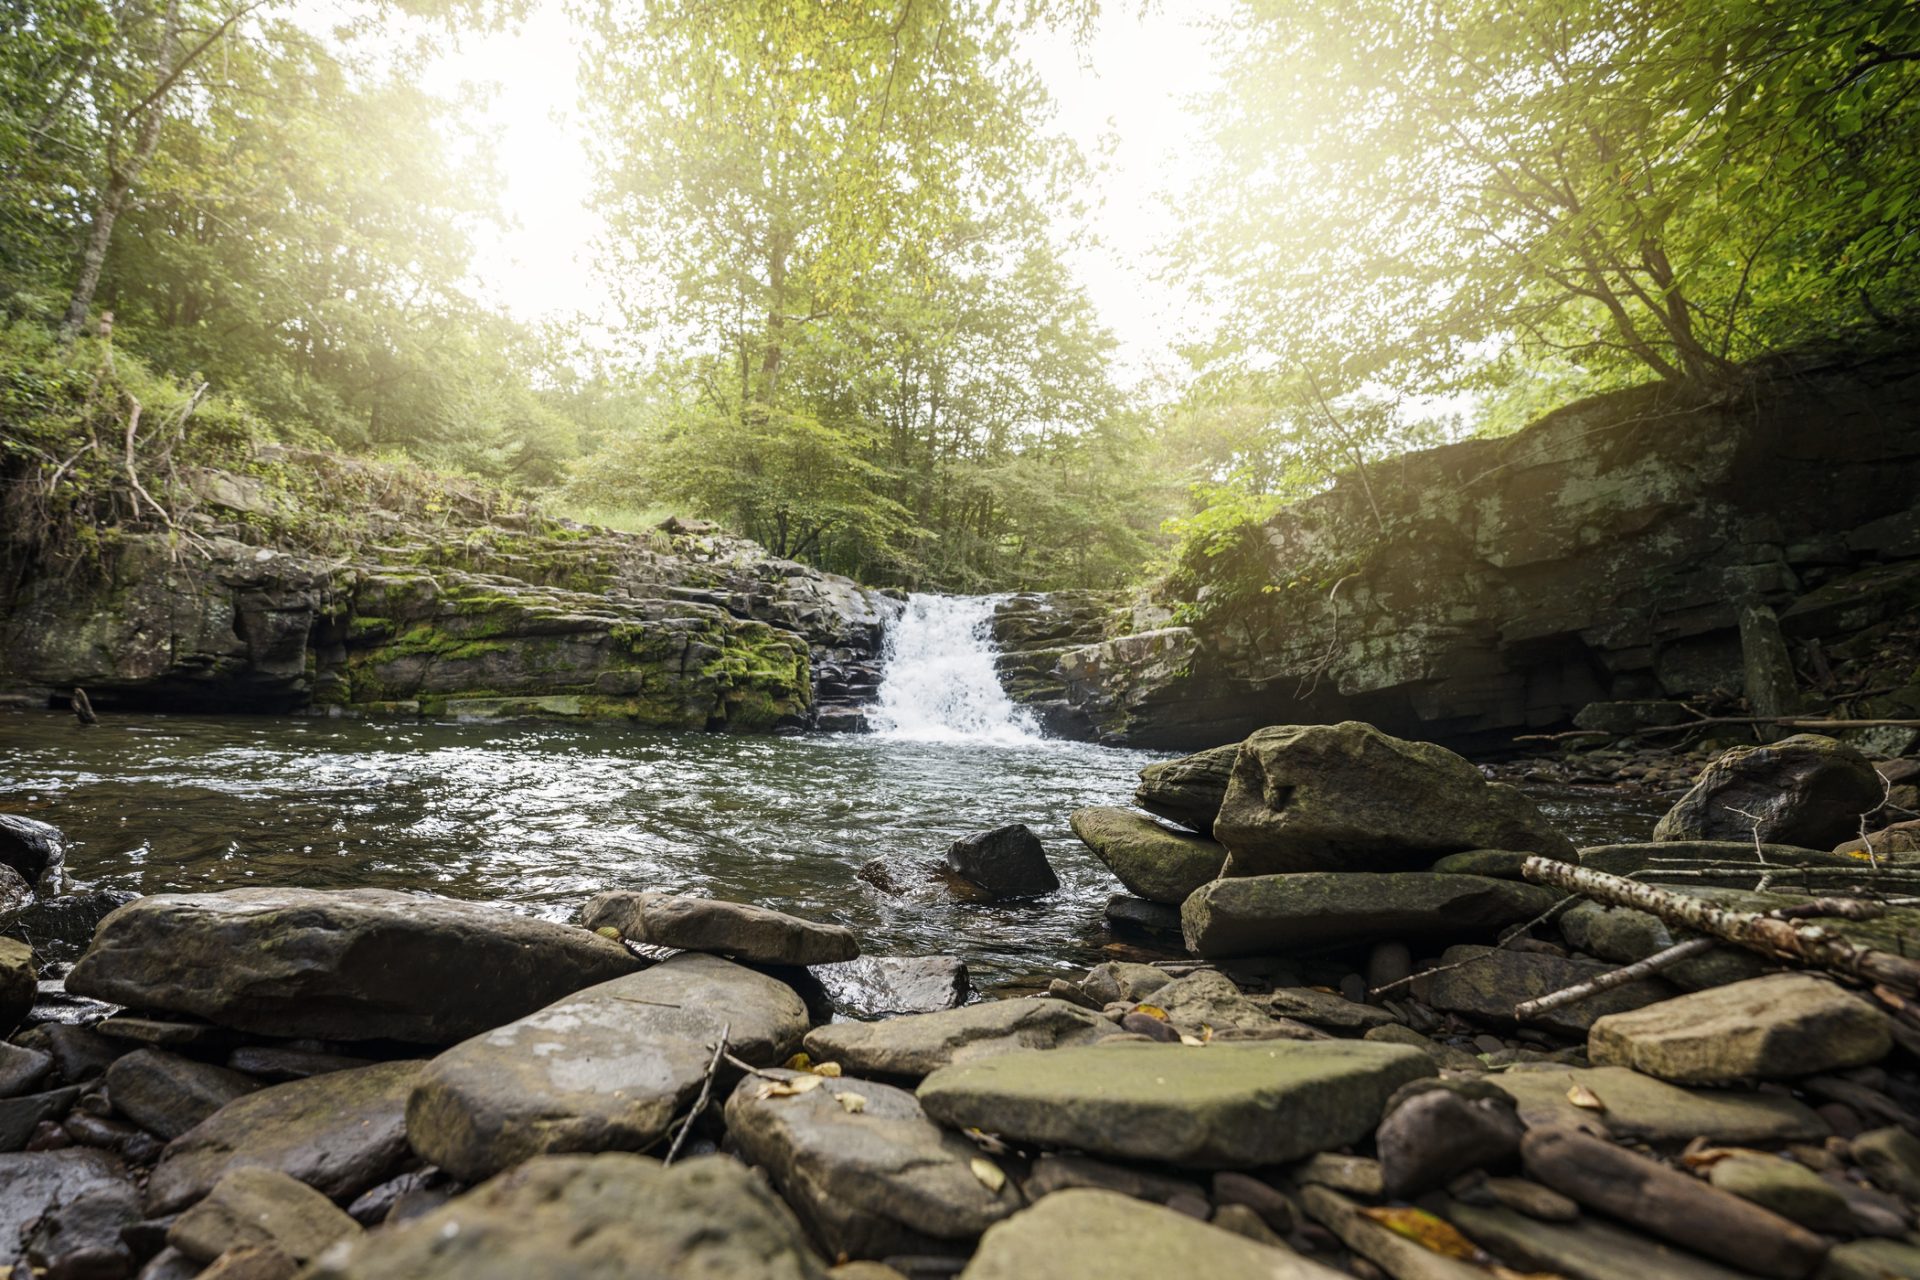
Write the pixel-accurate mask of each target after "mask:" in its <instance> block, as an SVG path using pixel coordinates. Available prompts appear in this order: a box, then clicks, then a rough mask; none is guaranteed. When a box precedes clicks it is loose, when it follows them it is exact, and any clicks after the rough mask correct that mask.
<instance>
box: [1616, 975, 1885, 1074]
mask: <svg viewBox="0 0 1920 1280" xmlns="http://www.w3.org/2000/svg"><path fill="white" fill-rule="evenodd" d="M1892 1049H1893V1033H1892V1031H1891V1030H1890V1029H1889V1027H1888V1024H1887V1016H1886V1015H1885V1014H1883V1013H1881V1012H1880V1011H1879V1010H1878V1009H1875V1008H1874V1007H1873V1006H1872V1005H1870V1004H1868V1003H1867V1002H1866V1001H1865V1000H1862V999H1861V998H1860V997H1859V996H1856V995H1854V994H1853V993H1852V992H1850V991H1847V990H1846V989H1845V988H1843V987H1841V986H1839V985H1838V984H1837V983H1835V982H1833V981H1832V980H1831V979H1828V978H1824V977H1820V976H1818V975H1815V974H1811V973H1774V974H1768V975H1766V976H1765V977H1761V978H1749V979H1748V980H1747V981H1745V982H1736V983H1733V984H1731V985H1729V986H1724V987H1709V988H1707V989H1706V990H1704V991H1695V992H1693V993H1691V994H1690V995H1684V996H1680V997H1678V998H1677V999H1673V1000H1666V1001H1662V1002H1661V1003H1659V1004H1654V1005H1648V1006H1647V1007H1645V1008H1642V1009H1635V1010H1633V1011H1631V1012H1626V1013H1615V1014H1610V1015H1608V1016H1607V1017H1604V1018H1601V1019H1600V1020H1598V1021H1597V1022H1595V1023H1594V1024H1593V1028H1592V1030H1591V1031H1590V1032H1589V1033H1588V1035H1587V1054H1588V1056H1589V1057H1590V1058H1591V1059H1592V1060H1593V1062H1594V1063H1595V1064H1596V1065H1602V1066H1606V1065H1612V1066H1622V1067H1632V1068H1633V1069H1634V1070H1636V1071H1641V1072H1645V1073H1646V1074H1647V1075H1652V1076H1658V1077H1660V1078H1661V1079H1662V1080H1671V1081H1674V1082H1675V1083H1677V1084H1723V1083H1725V1082H1727V1081H1729V1080H1744V1079H1757V1080H1776V1079H1788V1078H1792V1077H1794V1076H1809V1075H1819V1074H1822V1073H1825V1072H1830V1071H1843V1070H1845V1069H1847V1068H1849V1067H1859V1066H1865V1065H1867V1064H1869V1063H1874V1062H1878V1061H1879V1060H1880V1059H1882V1058H1884V1057H1886V1056H1887V1054H1888V1053H1889V1052H1891V1051H1892Z"/></svg>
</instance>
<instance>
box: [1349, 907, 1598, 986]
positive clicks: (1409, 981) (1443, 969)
mask: <svg viewBox="0 0 1920 1280" xmlns="http://www.w3.org/2000/svg"><path fill="white" fill-rule="evenodd" d="M1576 901H1577V899H1575V898H1562V899H1560V901H1558V902H1556V903H1554V904H1553V905H1552V906H1550V907H1548V908H1547V909H1546V910H1545V911H1542V912H1541V913H1540V914H1539V915H1537V916H1535V917H1534V918H1533V919H1531V920H1529V921H1527V922H1526V923H1525V924H1523V925H1521V926H1520V927H1519V928H1517V929H1515V930H1514V931H1513V932H1512V933H1510V934H1508V935H1507V937H1506V940H1505V941H1503V942H1502V943H1501V944H1500V945H1499V946H1497V947H1493V948H1491V949H1489V950H1487V951H1481V952H1478V953H1476V954H1474V955H1470V956H1468V957H1467V958H1466V959H1465V960H1456V961H1454V962H1453V963H1452V964H1437V965H1435V966H1433V968H1431V969H1422V970H1421V971H1420V972H1418V973H1410V974H1408V975H1407V976H1406V977H1404V978H1396V979H1394V980H1393V981H1392V982H1386V983H1382V984H1381V985H1379V986H1377V987H1374V988H1372V989H1371V990H1369V991H1368V992H1367V994H1368V995H1370V996H1381V995H1385V994H1386V993H1387V992H1389V991H1398V990H1399V989H1400V988H1402V987H1410V986H1412V985H1413V984H1414V983H1416V982H1418V981H1420V979H1422V978H1431V977H1432V976H1433V975H1434V974H1436V973H1451V972H1453V971H1454V970H1455V969H1464V968H1466V967H1467V966H1468V965H1470V964H1479V963H1480V962H1481V961H1482V960H1485V959H1486V958H1487V957H1488V956H1490V955H1492V954H1493V953H1494V952H1495V951H1500V950H1504V949H1505V948H1507V947H1509V946H1511V945H1512V943H1513V941H1514V939H1516V938H1524V937H1526V936H1527V935H1528V934H1530V933H1532V932H1533V931H1534V929H1535V928H1536V927H1538V926H1539V925H1543V924H1546V923H1547V922H1548V921H1550V920H1552V919H1554V918H1555V917H1556V916H1559V915H1560V914H1562V913H1563V912H1565V911H1566V910H1567V908H1569V907H1571V906H1573V904H1574V903H1575V902H1576Z"/></svg>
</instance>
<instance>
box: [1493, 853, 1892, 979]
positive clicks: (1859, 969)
mask: <svg viewBox="0 0 1920 1280" xmlns="http://www.w3.org/2000/svg"><path fill="white" fill-rule="evenodd" d="M1520 873H1521V874H1522V875H1524V876H1525V877H1526V878H1527V879H1529V880H1531V881H1533V882H1534V883H1535V884H1547V885H1553V886H1555V887H1556V888H1561V889H1566V890H1569V891H1571V892H1573V893H1577V894H1581V895H1582V896H1584V897H1588V898H1592V899H1593V900H1594V901H1596V902H1605V903H1608V904H1610V905H1612V906H1617V907H1632V908H1633V909H1634V910H1636V911H1645V912H1647V913H1648V914H1649V915H1654V916H1658V917H1659V918H1660V919H1662V920H1664V921H1666V922H1667V923H1668V924H1677V925H1680V926H1682V927H1683V928H1687V929H1691V930H1693V931H1694V932H1696V933H1704V934H1708V935H1711V936H1712V937H1716V938H1719V939H1721V940H1723V941H1726V942H1731V943H1733V944H1735V945H1736V946H1741V947H1745V948H1747V949H1748V950H1749V951H1758V952H1760V953H1761V954H1763V955H1768V956H1772V957H1774V958H1775V959H1779V960H1794V961H1798V962H1800V963H1802V964H1807V965H1812V966H1814V967H1815V968H1820V969H1827V970H1830V971H1832V972H1834V973H1841V974H1846V975H1848V976H1850V977H1854V978H1859V979H1862V980H1863V981H1866V982H1883V983H1885V984H1886V985H1887V986H1889V987H1892V988H1893V989H1894V990H1896V991H1903V992H1914V993H1920V961H1914V960H1909V959H1907V958H1906V957H1905V956H1897V955H1893V954H1891V953H1890V952H1886V951H1876V950H1874V949H1873V948H1872V947H1863V946H1861V945H1860V944H1858V943H1856V942H1850V941H1848V940H1847V939H1846V938H1843V937H1840V936H1839V935H1837V934H1834V933H1830V932H1829V931H1827V930H1826V929H1823V928H1821V927H1820V926H1819V925H1817V924H1816V925H1804V924H1794V923H1793V922H1792V921H1789V920H1782V919H1779V918H1778V917H1775V916H1769V915H1758V914H1755V913H1754V912H1751V911H1733V910H1730V909H1728V908H1725V907H1718V906H1715V905H1714V904H1713V903H1711V902H1708V901H1706V900H1704V899H1701V898H1690V897H1687V896H1686V895H1684V894H1678V893H1674V892H1672V891H1671V890H1667V889H1662V888H1659V887H1657V886H1655V885H1650V884H1641V883H1639V882H1638V881H1635V880H1628V879H1625V878H1623V877H1621V876H1610V875H1608V874H1606V873H1605V872H1602V871H1596V870H1594V869H1593V868H1592V867H1581V866H1575V865H1574V864H1572V863H1569V862H1557V861H1555V860H1553V859H1552V858H1537V857H1536V858H1528V859H1527V860H1526V861H1525V862H1523V863H1522V864H1521V865H1520Z"/></svg>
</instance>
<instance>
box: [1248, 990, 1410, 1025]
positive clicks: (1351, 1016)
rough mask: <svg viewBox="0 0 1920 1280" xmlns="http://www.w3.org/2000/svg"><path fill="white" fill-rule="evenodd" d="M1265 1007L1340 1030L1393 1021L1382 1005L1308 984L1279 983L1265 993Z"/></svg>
mask: <svg viewBox="0 0 1920 1280" xmlns="http://www.w3.org/2000/svg"><path fill="white" fill-rule="evenodd" d="M1267 1010H1268V1012H1270V1013H1273V1014H1275V1015H1277V1016H1279V1017H1282V1018H1294V1019H1297V1020H1299V1021H1301V1022H1304V1023H1307V1024H1308V1025H1310V1026H1315V1027H1337V1028H1339V1029H1340V1030H1343V1031H1365V1030H1368V1029H1369V1028H1372V1027H1384V1026H1389V1025H1392V1024H1393V1023H1394V1017H1393V1015H1392V1014H1391V1013H1388V1012H1387V1011H1386V1010H1385V1009H1379V1008H1375V1007H1374V1006H1373V1005H1370V1004H1356V1003H1354V1002H1353V1001H1352V1000H1349V999H1347V998H1346V997H1345V996H1341V995H1335V994H1334V993H1332V992H1331V991H1316V990H1314V989H1313V988H1312V987H1281V988H1280V989H1279V990H1277V991H1275V992H1274V993H1273V994H1272V995H1270V996H1268V997H1267Z"/></svg>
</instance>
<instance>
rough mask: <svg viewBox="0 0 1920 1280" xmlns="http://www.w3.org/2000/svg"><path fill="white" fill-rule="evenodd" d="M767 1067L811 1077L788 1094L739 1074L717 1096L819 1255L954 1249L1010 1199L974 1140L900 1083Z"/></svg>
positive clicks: (751, 1157)
mask: <svg viewBox="0 0 1920 1280" xmlns="http://www.w3.org/2000/svg"><path fill="white" fill-rule="evenodd" d="M773 1074H775V1075H776V1076H778V1077H779V1078H780V1079H783V1080H795V1079H806V1080H816V1081H821V1083H819V1084H817V1085H815V1086H814V1087H812V1088H811V1089H809V1090H808V1091H807V1092H804V1093H800V1094H787V1093H784V1092H783V1091H782V1090H781V1089H780V1088H779V1087H778V1086H775V1085H772V1084H771V1083H770V1082H769V1081H768V1080H766V1079H764V1078H762V1077H759V1076H748V1077H747V1078H746V1079H744V1080H742V1081H741V1082H740V1084H739V1085H738V1086H736V1087H735V1089H734V1091H733V1096H732V1097H730V1098H728V1099H727V1104H726V1122H727V1135H728V1138H729V1140H730V1141H731V1142H733V1143H734V1144H735V1145H736V1146H737V1147H738V1149H739V1151H740V1154H741V1155H742V1156H743V1157H745V1158H746V1159H747V1160H748V1161H750V1162H751V1163H753V1164H756V1165H758V1166H760V1167H761V1168H763V1169H765V1170H766V1171H767V1172H768V1174H770V1175H771V1176H772V1178H773V1185H774V1186H775V1187H777V1188H778V1189H779V1190H780V1192H781V1194H782V1195H783V1196H784V1197H785V1198H786V1201H787V1203H788V1204H789V1205H791V1206H793V1208H794V1211H795V1212H796V1213H798V1214H799V1215H800V1219H801V1221H802V1222H804V1223H805V1224H806V1226H807V1228H808V1230H809V1231H810V1232H811V1233H812V1235H813V1238H814V1239H815V1240H816V1241H818V1242H819V1244H820V1246H821V1249H822V1251H823V1252H824V1253H825V1254H826V1255H827V1256H828V1257H837V1256H847V1257H855V1258H881V1257H886V1256H888V1255H890V1254H902V1253H948V1252H953V1253H962V1254H964V1253H965V1252H967V1250H968V1249H970V1248H971V1247H972V1244H973V1242H974V1241H975V1240H977V1239H979V1237H980V1233H981V1232H983V1231H985V1230H986V1229H987V1228H988V1227H990V1226H992V1225H993V1224H994V1223H995V1222H998V1221H999V1220H1000V1219H1002V1218H1004V1217H1006V1216H1007V1215H1009V1214H1011V1213H1013V1212H1014V1211H1015V1210H1016V1209H1018V1208H1019V1207H1020V1203H1021V1201H1020V1196H1019V1193H1018V1192H1017V1191H1016V1190H1015V1188H1014V1184H1013V1182H1012V1181H1011V1179H1004V1178H1003V1179H1002V1180H1001V1182H1000V1184H999V1186H998V1187H997V1188H990V1187H989V1186H988V1185H987V1184H986V1182H985V1181H983V1180H982V1178H981V1177H980V1175H979V1174H977V1173H976V1172H975V1171H974V1169H973V1167H972V1166H973V1163H974V1162H975V1161H976V1160H985V1159H987V1157H985V1156H983V1155H982V1154H981V1151H980V1148H979V1147H977V1146H975V1145H974V1144H973V1143H971V1142H969V1141H967V1140H966V1139H965V1138H963V1137H961V1136H960V1135H959V1134H956V1133H950V1132H948V1131H946V1130H943V1129H941V1128H940V1127H939V1126H938V1125H936V1124H934V1123H933V1122H932V1121H930V1120H928V1119H927V1117H926V1115H925V1114H924V1113H923V1112H922V1111H921V1110H920V1104H919V1103H918V1102H916V1101H915V1100H914V1097H913V1095H912V1094H911V1093H908V1092H907V1091H906V1090H904V1089H896V1088H893V1087H892V1086H890V1085H884V1084H876V1083H874V1082H872V1081H868V1080H847V1079H840V1080H830V1079H829V1080H822V1078H821V1077H818V1076H802V1075H801V1074H800V1073H797V1072H784V1071H783V1072H775V1073H773ZM989 1163H990V1162H989Z"/></svg>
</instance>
